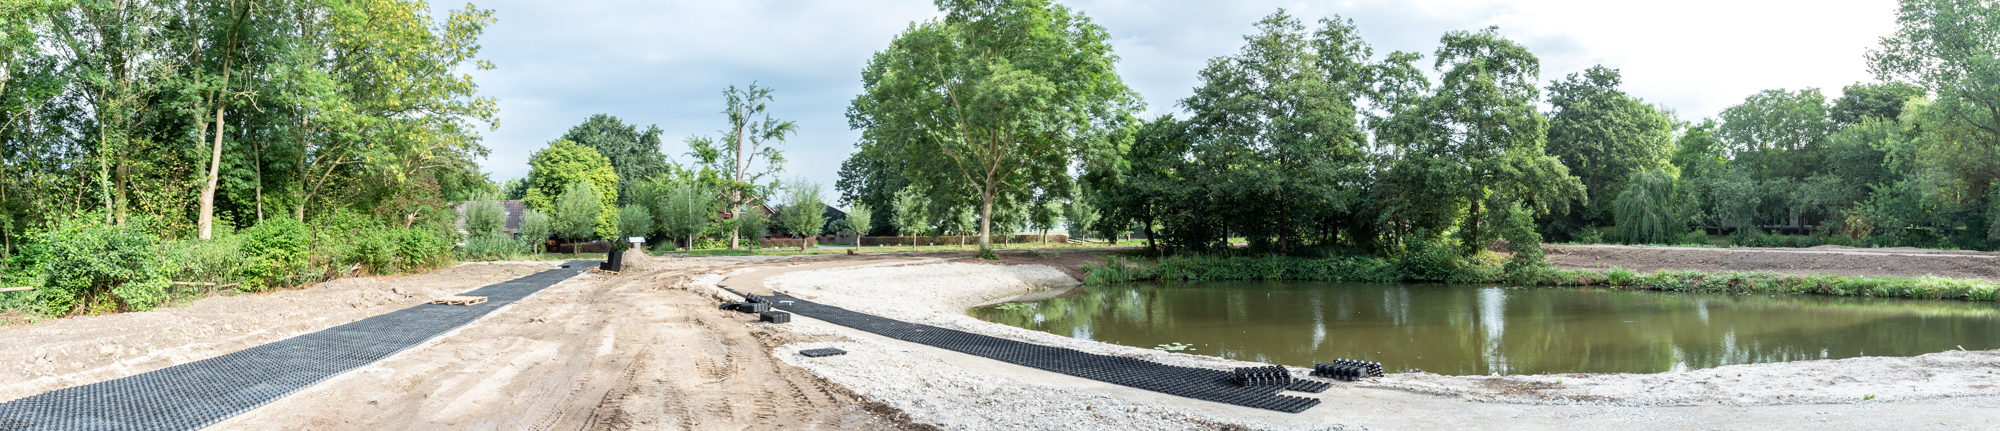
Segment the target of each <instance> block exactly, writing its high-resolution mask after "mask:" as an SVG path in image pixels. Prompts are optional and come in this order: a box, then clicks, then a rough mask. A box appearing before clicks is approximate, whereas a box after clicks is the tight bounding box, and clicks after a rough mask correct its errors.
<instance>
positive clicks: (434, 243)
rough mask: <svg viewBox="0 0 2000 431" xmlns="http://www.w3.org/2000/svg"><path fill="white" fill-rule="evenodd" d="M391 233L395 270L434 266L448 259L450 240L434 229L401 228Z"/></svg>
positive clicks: (411, 269)
mask: <svg viewBox="0 0 2000 431" xmlns="http://www.w3.org/2000/svg"><path fill="white" fill-rule="evenodd" d="M393 235H394V237H395V259H396V270H397V271H415V270H422V269H430V268H436V267H438V266H442V265H443V264H445V263H447V262H449V261H450V256H451V241H450V240H449V239H448V238H446V237H445V236H444V235H442V234H440V233H438V232H436V231H432V230H430V229H427V228H402V229H396V232H395V233H394V234H393Z"/></svg>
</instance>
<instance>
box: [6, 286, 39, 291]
mask: <svg viewBox="0 0 2000 431" xmlns="http://www.w3.org/2000/svg"><path fill="white" fill-rule="evenodd" d="M30 290H35V286H21V287H8V288H0V292H26V291H30Z"/></svg>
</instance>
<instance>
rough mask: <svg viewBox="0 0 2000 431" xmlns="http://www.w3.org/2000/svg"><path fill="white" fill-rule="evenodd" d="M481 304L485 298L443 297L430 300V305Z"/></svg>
mask: <svg viewBox="0 0 2000 431" xmlns="http://www.w3.org/2000/svg"><path fill="white" fill-rule="evenodd" d="M482 302H486V297H484V296H447V297H443V298H438V299H433V300H431V303H432V304H438V305H472V304H478V303H482Z"/></svg>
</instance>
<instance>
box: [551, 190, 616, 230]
mask: <svg viewBox="0 0 2000 431" xmlns="http://www.w3.org/2000/svg"><path fill="white" fill-rule="evenodd" d="M602 202H603V200H602V199H601V198H600V197H599V196H598V195H597V189H596V188H593V187H591V186H590V183H586V182H578V183H571V184H570V185H569V188H567V189H564V190H563V193H562V195H561V196H557V197H556V201H555V208H554V209H553V210H551V214H550V215H552V216H554V218H555V219H554V220H552V222H551V223H550V224H549V227H551V228H553V229H554V230H555V235H556V237H557V238H560V239H564V240H569V241H588V240H594V239H605V238H608V237H610V236H612V235H614V234H615V232H611V231H610V230H611V229H614V228H616V227H617V226H604V225H603V224H601V223H600V219H605V217H604V215H603V214H602V213H603V212H604V206H603V203H602Z"/></svg>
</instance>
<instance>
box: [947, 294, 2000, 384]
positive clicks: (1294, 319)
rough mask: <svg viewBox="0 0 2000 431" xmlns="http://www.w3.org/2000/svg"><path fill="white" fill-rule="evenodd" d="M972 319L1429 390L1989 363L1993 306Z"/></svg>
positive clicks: (1291, 300)
mask: <svg viewBox="0 0 2000 431" xmlns="http://www.w3.org/2000/svg"><path fill="white" fill-rule="evenodd" d="M1017 304H1018V305H1008V304H1002V305H1001V306H994V307H981V308H976V309H973V310H971V314H972V316H973V317H976V318H980V319H984V320H987V321H991V322H997V323H1002V324H1007V325H1013V326H1018V327H1022V328H1027V329H1033V330H1038V331H1044V332H1049V333H1054V334H1058V335H1065V336H1070V337H1075V338H1081V339H1087V340H1096V341H1102V342H1107V343H1113V344H1121V345H1126V346H1136V347H1148V348H1152V347H1156V346H1160V345H1168V344H1183V345H1187V346H1189V347H1188V349H1187V350H1185V351H1184V352H1185V353H1193V354H1201V355H1211V356H1220V357H1224V358H1230V359H1239V360H1245V361H1255V362H1265V363H1273V364H1284V365H1293V366H1300V367H1308V368H1310V367H1312V365H1313V363H1315V362H1331V361H1332V360H1333V359H1334V358H1355V359H1365V360H1372V361H1379V362H1381V363H1382V364H1383V367H1384V368H1386V369H1390V370H1407V369H1411V368H1416V369H1421V370H1424V371H1429V372H1433V373H1438V374H1452V375H1485V374H1493V373H1499V374H1539V373H1656V372H1663V371H1671V370H1686V369H1699V368H1711V367H1717V366H1723V365H1733V364H1749V363H1760V362H1782V361H1796V360H1807V359H1838V358H1851V357H1857V356H1913V355H1920V354H1925V353H1934V352H1939V351H1944V350H1952V349H1959V348H1964V349H1969V350H1982V349H1994V348H2000V304H1995V303H1992V302H1965V301H1950V300H1907V299H1871V298H1837V297H1827V296H1804V295H1723V294H1687V293H1659V292H1635V291H1618V290H1581V289H1552V288H1505V287H1491V286H1476V285H1441V284H1382V283H1321V282H1258V281H1253V282H1182V283H1127V284H1118V285H1106V286H1090V287H1085V288H1078V289H1076V290H1075V291H1073V292H1070V293H1069V294H1067V295H1065V296H1063V297H1059V298H1054V299H1047V300H1041V301H1034V302H1022V303H1017Z"/></svg>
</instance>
